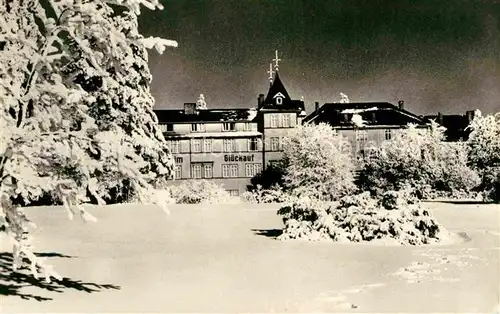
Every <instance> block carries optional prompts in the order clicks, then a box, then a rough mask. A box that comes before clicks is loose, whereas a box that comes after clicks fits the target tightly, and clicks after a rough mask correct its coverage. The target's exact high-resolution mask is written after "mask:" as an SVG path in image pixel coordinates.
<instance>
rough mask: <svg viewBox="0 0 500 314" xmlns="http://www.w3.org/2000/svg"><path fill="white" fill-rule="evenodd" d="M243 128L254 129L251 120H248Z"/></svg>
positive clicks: (246, 129)
mask: <svg viewBox="0 0 500 314" xmlns="http://www.w3.org/2000/svg"><path fill="white" fill-rule="evenodd" d="M243 130H245V131H251V130H252V124H251V123H249V122H246V123H245V124H244V125H243Z"/></svg>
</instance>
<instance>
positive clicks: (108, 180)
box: [0, 0, 175, 280]
mask: <svg viewBox="0 0 500 314" xmlns="http://www.w3.org/2000/svg"><path fill="white" fill-rule="evenodd" d="M141 5H144V6H146V7H148V8H150V9H155V8H160V9H161V5H160V4H159V3H158V1H157V0H116V1H101V0H92V1H90V0H51V1H47V2H41V1H38V0H23V1H15V0H7V1H2V2H0V64H1V65H2V66H1V67H0V77H1V80H0V129H1V130H2V132H1V133H0V156H1V161H0V227H1V230H3V231H5V232H6V233H7V234H8V235H9V236H11V237H12V239H13V240H14V243H15V244H14V268H16V267H19V266H21V265H22V260H23V258H28V260H30V261H31V269H32V271H33V273H34V274H35V275H38V272H39V271H41V272H43V273H42V275H44V276H45V278H46V279H47V280H48V279H49V278H50V277H51V276H54V277H56V278H57V274H56V273H54V272H52V271H51V270H50V268H48V267H44V265H43V261H42V260H40V259H39V258H37V257H36V256H35V255H34V254H33V253H32V251H31V247H30V238H29V237H28V234H29V229H28V226H29V220H28V218H27V217H26V216H25V215H24V213H23V211H22V208H20V207H17V206H14V204H13V203H12V199H13V198H15V197H18V196H20V197H21V198H22V199H23V200H25V201H30V200H34V199H37V198H38V197H40V196H42V195H44V194H47V193H50V194H52V196H53V197H54V198H55V199H56V200H58V201H61V202H62V203H63V204H64V205H65V208H66V209H67V210H68V213H69V215H70V217H72V216H73V214H75V213H79V214H80V215H81V216H82V217H83V218H84V219H85V220H93V217H92V216H91V215H90V214H89V213H88V212H86V211H85V209H84V208H83V207H82V206H81V204H83V203H88V202H90V201H91V199H89V196H91V198H92V199H93V201H94V202H95V203H98V204H104V203H105V200H106V199H108V200H109V199H112V195H109V191H110V189H112V188H119V187H120V186H122V185H123V184H125V183H126V184H127V186H129V187H130V188H131V189H132V190H133V192H134V194H135V195H136V197H137V199H138V200H140V201H141V202H145V203H146V202H147V203H156V204H159V205H161V206H162V207H163V208H165V206H166V202H167V200H166V199H161V198H160V197H161V195H164V194H161V193H156V191H155V188H157V187H160V186H161V183H162V182H163V181H164V180H165V178H166V177H168V176H169V175H170V173H171V171H172V166H173V162H172V160H171V157H170V154H169V152H168V150H167V149H166V146H165V142H164V138H163V136H162V133H161V132H160V130H159V129H158V126H157V120H156V118H155V116H154V113H153V112H152V106H153V98H152V96H151V94H150V92H149V83H150V79H151V76H150V73H149V71H148V68H147V54H146V51H145V49H146V48H153V47H154V48H156V49H157V50H158V51H159V52H162V51H163V49H164V47H165V46H168V45H174V46H175V42H172V41H166V40H162V39H155V38H143V37H142V36H140V35H139V33H138V31H137V15H138V14H139V13H140V7H141Z"/></svg>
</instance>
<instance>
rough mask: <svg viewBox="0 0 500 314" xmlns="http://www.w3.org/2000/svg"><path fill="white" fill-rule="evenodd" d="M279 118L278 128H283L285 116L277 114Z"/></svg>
mask: <svg viewBox="0 0 500 314" xmlns="http://www.w3.org/2000/svg"><path fill="white" fill-rule="evenodd" d="M276 116H277V117H278V127H279V128H282V127H283V115H282V114H277V115H276Z"/></svg>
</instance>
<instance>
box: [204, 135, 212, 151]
mask: <svg viewBox="0 0 500 314" xmlns="http://www.w3.org/2000/svg"><path fill="white" fill-rule="evenodd" d="M203 151H204V152H205V153H211V152H212V139H211V138H206V139H204V140H203Z"/></svg>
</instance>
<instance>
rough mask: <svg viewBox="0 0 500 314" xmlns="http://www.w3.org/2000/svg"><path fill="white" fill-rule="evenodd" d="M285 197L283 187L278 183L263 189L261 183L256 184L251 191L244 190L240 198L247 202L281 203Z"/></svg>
mask: <svg viewBox="0 0 500 314" xmlns="http://www.w3.org/2000/svg"><path fill="white" fill-rule="evenodd" d="M285 197H286V194H285V192H283V188H282V187H281V186H279V185H273V186H271V187H269V188H267V189H264V188H263V187H262V186H261V185H257V186H256V187H255V188H253V189H252V190H251V191H246V192H245V193H243V194H242V195H241V198H242V199H243V200H244V201H245V202H247V203H254V204H260V203H281V202H283V201H284V198H285Z"/></svg>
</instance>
